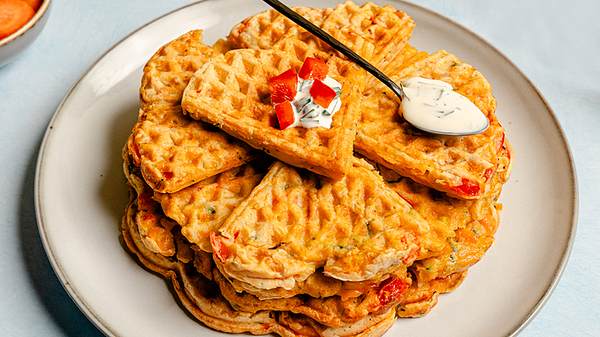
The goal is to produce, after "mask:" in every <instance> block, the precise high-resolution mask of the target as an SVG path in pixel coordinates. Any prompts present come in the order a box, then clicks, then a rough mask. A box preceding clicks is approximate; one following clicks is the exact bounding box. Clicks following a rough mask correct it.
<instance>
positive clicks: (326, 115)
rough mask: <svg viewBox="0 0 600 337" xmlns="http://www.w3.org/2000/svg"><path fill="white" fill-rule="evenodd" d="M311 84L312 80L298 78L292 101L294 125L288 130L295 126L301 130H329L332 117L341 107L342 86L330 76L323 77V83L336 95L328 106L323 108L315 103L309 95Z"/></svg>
mask: <svg viewBox="0 0 600 337" xmlns="http://www.w3.org/2000/svg"><path fill="white" fill-rule="evenodd" d="M313 82H314V81H313V80H305V79H302V78H300V77H298V86H297V87H296V97H294V100H293V101H292V108H293V109H294V124H292V125H290V126H289V127H290V128H293V127H296V126H300V127H303V128H316V127H323V128H327V129H330V128H331V121H332V117H333V115H334V114H335V113H336V112H338V111H339V110H340V108H341V106H342V100H341V99H340V92H341V90H342V85H341V84H340V83H339V82H338V81H336V80H334V79H333V78H331V77H330V76H327V77H325V79H324V80H323V83H325V84H326V85H327V86H328V87H330V88H331V89H333V90H334V91H335V92H336V95H335V98H334V99H333V101H331V103H329V106H328V107H327V108H323V107H322V106H320V105H319V104H317V103H315V102H314V100H313V98H312V96H311V95H310V88H311V87H312V84H313Z"/></svg>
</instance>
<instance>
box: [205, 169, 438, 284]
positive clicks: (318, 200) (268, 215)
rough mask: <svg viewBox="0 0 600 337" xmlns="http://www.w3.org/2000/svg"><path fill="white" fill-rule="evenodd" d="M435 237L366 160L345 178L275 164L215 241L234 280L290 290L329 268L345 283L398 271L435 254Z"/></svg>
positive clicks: (226, 271)
mask: <svg viewBox="0 0 600 337" xmlns="http://www.w3.org/2000/svg"><path fill="white" fill-rule="evenodd" d="M428 232H429V227H428V224H427V223H426V222H425V221H423V219H422V218H421V217H420V216H419V214H418V213H417V212H416V211H415V210H414V209H413V208H412V207H411V206H410V205H409V204H408V203H407V202H406V201H404V200H403V199H402V198H400V197H399V196H398V194H396V193H395V192H393V191H392V190H391V189H389V188H388V187H387V186H386V185H385V183H384V181H383V180H382V179H381V178H380V177H379V176H378V175H377V173H376V172H374V171H373V170H372V169H371V167H370V165H368V164H367V163H366V162H364V161H362V160H358V159H357V160H355V161H354V163H353V168H352V170H350V171H349V172H348V174H347V175H346V176H345V177H344V178H343V179H341V180H338V181H332V180H329V179H324V178H319V177H316V176H314V175H311V174H307V173H306V172H300V171H297V170H295V169H294V168H292V167H289V166H287V165H285V164H282V163H275V164H274V165H273V166H272V167H271V169H270V170H269V173H267V175H266V176H265V178H264V179H263V181H262V182H261V183H260V184H259V185H258V186H257V187H256V188H255V189H254V191H252V193H251V194H250V196H249V197H248V199H246V200H245V201H244V202H243V203H242V204H241V205H240V206H239V207H238V208H236V209H235V210H234V211H233V213H232V214H231V216H230V217H229V218H228V219H227V221H226V222H225V223H224V224H223V226H222V227H221V229H220V230H219V233H220V235H218V236H215V237H213V238H211V243H212V245H213V249H214V251H215V261H216V263H217V265H219V269H220V270H221V271H223V273H224V274H226V275H227V276H228V277H231V278H234V279H238V280H240V281H244V282H247V283H250V284H252V285H254V286H255V287H257V288H261V289H272V288H277V287H283V288H286V289H290V288H292V287H293V286H294V284H295V283H296V281H302V280H305V279H306V278H307V277H308V276H309V275H310V274H312V273H314V272H315V270H316V269H317V268H321V267H322V268H323V272H324V274H325V275H328V276H331V277H333V278H337V279H341V280H345V281H361V280H367V279H372V278H375V277H377V276H379V275H382V274H386V273H389V272H392V271H394V270H398V269H399V268H402V267H403V266H407V265H410V264H412V261H414V260H415V259H416V258H417V257H418V256H419V255H420V254H421V253H422V251H424V250H427V249H428V245H429V243H428V241H427V238H426V236H427V233H428Z"/></svg>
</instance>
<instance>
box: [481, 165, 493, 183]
mask: <svg viewBox="0 0 600 337" xmlns="http://www.w3.org/2000/svg"><path fill="white" fill-rule="evenodd" d="M492 173H494V169H493V168H492V167H490V168H488V169H486V170H485V172H483V177H484V178H485V181H488V180H490V177H491V176H492Z"/></svg>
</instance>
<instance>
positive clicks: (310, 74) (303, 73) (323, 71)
mask: <svg viewBox="0 0 600 337" xmlns="http://www.w3.org/2000/svg"><path fill="white" fill-rule="evenodd" d="M328 72H329V66H327V64H326V63H325V62H323V61H322V60H320V59H318V58H316V57H307V58H306V59H305V60H304V63H303V64H302V68H300V71H299V72H298V76H300V78H303V79H305V80H315V79H317V80H324V79H325V77H326V76H327V73H328Z"/></svg>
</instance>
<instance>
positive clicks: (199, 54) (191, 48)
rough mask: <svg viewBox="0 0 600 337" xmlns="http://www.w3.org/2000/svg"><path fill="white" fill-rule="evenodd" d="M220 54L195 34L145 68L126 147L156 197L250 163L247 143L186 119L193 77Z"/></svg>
mask: <svg viewBox="0 0 600 337" xmlns="http://www.w3.org/2000/svg"><path fill="white" fill-rule="evenodd" d="M222 44H223V42H221V43H220V44H219V45H222ZM219 49H223V48H222V47H221V48H219ZM216 54H218V52H217V51H215V50H213V49H212V48H211V47H209V46H206V45H204V44H203V43H202V32H201V31H197V30H195V31H191V32H189V33H186V34H184V35H182V36H181V37H179V38H177V39H175V40H173V41H171V42H170V43H168V44H166V45H165V46H164V47H162V48H161V49H160V50H159V51H157V52H156V54H154V56H153V57H152V58H151V59H150V60H149V61H148V63H147V64H146V66H145V67H144V75H143V77H142V85H141V88H140V96H141V106H142V107H141V110H140V113H139V117H138V122H137V123H136V125H135V126H134V128H133V132H132V136H131V137H130V138H129V141H128V147H129V152H130V153H131V154H132V158H133V162H134V164H135V165H136V166H140V168H141V171H142V174H143V176H144V178H145V180H146V182H147V183H148V184H149V185H150V186H151V187H152V188H153V189H155V190H157V191H160V192H175V191H177V190H180V189H182V188H184V187H186V186H189V185H191V184H193V183H195V182H197V181H200V180H202V179H204V178H208V177H211V176H213V175H215V174H218V173H221V172H224V171H227V170H229V169H231V168H234V167H237V166H240V165H242V164H243V163H245V162H247V161H248V160H249V159H250V158H251V154H250V151H249V148H248V147H247V146H245V145H243V143H239V142H237V141H235V140H234V139H232V138H231V137H229V136H227V135H225V134H223V133H221V132H219V131H218V130H216V129H213V128H211V127H210V126H207V125H205V124H202V123H199V122H198V121H194V120H192V119H190V118H188V117H186V116H184V115H183V114H182V111H181V108H180V106H179V102H180V101H181V97H182V94H183V90H184V88H185V86H186V85H187V83H188V82H189V79H190V77H191V76H192V75H193V74H194V72H195V71H196V70H197V69H198V68H199V67H200V66H201V65H203V64H204V63H205V62H206V61H207V60H208V59H210V58H211V57H213V56H214V55H216Z"/></svg>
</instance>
